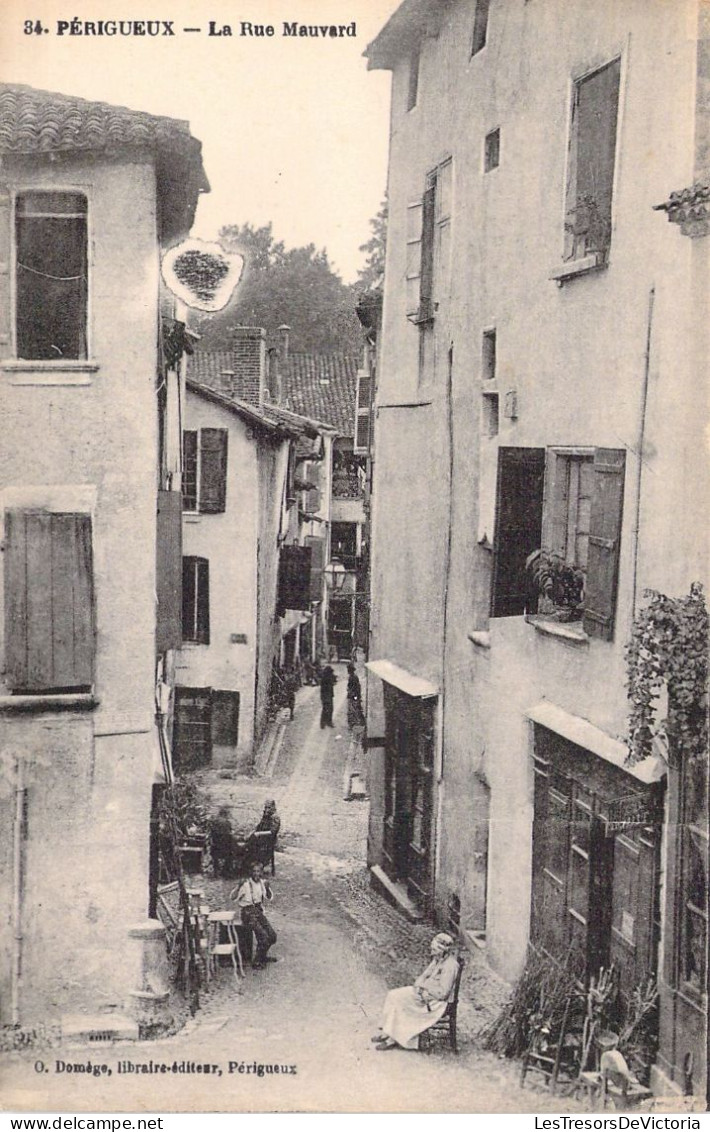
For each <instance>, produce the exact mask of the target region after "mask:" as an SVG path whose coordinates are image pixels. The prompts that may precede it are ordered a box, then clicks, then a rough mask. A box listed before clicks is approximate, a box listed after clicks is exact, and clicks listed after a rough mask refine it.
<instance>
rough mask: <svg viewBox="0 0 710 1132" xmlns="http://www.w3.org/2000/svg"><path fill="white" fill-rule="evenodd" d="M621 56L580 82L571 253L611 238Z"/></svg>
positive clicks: (569, 256)
mask: <svg viewBox="0 0 710 1132" xmlns="http://www.w3.org/2000/svg"><path fill="white" fill-rule="evenodd" d="M620 74H621V60H619V59H615V60H614V62H612V63H609V64H608V65H607V66H606V67H603V68H602V69H601V70H599V71H595V72H594V73H593V74H591V75H587V76H585V77H584V78H582V79H579V80H578V81H577V82H576V83H575V84H574V91H573V95H572V117H571V125H570V140H569V157H568V166H567V190H566V204H565V259H566V260H576V259H581V258H583V257H586V256H589V255H595V256H596V257H597V260H598V262H600V263H602V262H605V260H606V257H607V254H608V251H609V244H610V242H611V203H612V192H613V185H614V161H615V154H616V127H617V118H618V112H619V79H620Z"/></svg>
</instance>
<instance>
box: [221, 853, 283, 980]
mask: <svg viewBox="0 0 710 1132" xmlns="http://www.w3.org/2000/svg"><path fill="white" fill-rule="evenodd" d="M235 897H236V901H237V905H238V907H239V908H240V909H241V913H242V923H243V924H244V925H245V926H246V927H248V928H251V930H252V931H253V932H254V935H255V936H256V954H255V955H254V962H253V963H252V967H255V968H256V969H257V970H258V969H260V968H262V967H265V966H266V964H267V963H276V957H275V956H274V955H269V954H268V951H269V948H270V947H273V945H274V944H275V943H276V938H277V937H276V932H275V931H274V929H273V928H272V926H271V924H270V923H269V921H268V920H267V918H266V915H265V914H264V903H265V901H267V900H268V901H271V900H273V893H272V891H271V885H270V884H269V883H268V881H265V880H263V878H262V875H261V865H260V864H258V863H257V862H254V863H253V864H252V865H251V866H250V870H249V876H248V877H247V879H246V880H245V881H244V882H243V883H242V884H240V885H237V887H236V888H234V889H232V891H231V892H230V894H229V899H230V900H234V899H235Z"/></svg>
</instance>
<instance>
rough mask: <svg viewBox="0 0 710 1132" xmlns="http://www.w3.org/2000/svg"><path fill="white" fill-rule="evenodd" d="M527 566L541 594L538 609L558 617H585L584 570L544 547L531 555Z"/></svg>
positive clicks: (570, 618)
mask: <svg viewBox="0 0 710 1132" xmlns="http://www.w3.org/2000/svg"><path fill="white" fill-rule="evenodd" d="M525 569H526V571H527V573H528V576H529V577H530V580H531V582H532V585H533V587H534V588H535V590H537V593H538V594H539V596H540V604H539V607H538V612H539V613H541V614H543V615H544V616H545V617H548V618H550V619H552V620H555V621H580V620H581V619H582V615H583V613H584V602H583V598H584V570H582V569H581V568H580V567H579V566H573V565H572V564H571V563H570V562H566V561H565V559H564V558H563V557H562V556H561V555H560V554H556V553H555V552H554V551H550V550H546V549H545V547H541V548H540V549H539V550H534V551H533V552H532V554H530V555H528V558H527V559H526V562H525Z"/></svg>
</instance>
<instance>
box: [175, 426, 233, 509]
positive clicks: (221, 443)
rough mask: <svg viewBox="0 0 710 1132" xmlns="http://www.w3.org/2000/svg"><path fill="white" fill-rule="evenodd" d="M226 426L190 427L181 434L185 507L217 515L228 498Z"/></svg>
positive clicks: (223, 507)
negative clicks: (197, 429) (197, 428)
mask: <svg viewBox="0 0 710 1132" xmlns="http://www.w3.org/2000/svg"><path fill="white" fill-rule="evenodd" d="M228 436H229V434H228V431H227V429H226V428H202V429H200V430H199V432H198V431H195V430H191V429H187V430H186V431H185V432H183V434H182V445H183V456H182V467H183V473H182V483H183V487H182V508H183V511H199V512H200V513H201V514H207V515H210V514H211V515H215V514H219V513H220V512H223V511H224V509H225V504H226V497H227V441H228Z"/></svg>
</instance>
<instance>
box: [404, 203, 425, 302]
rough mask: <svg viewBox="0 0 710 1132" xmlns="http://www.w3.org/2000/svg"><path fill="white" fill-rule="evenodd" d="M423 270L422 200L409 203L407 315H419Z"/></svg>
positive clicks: (406, 270)
mask: <svg viewBox="0 0 710 1132" xmlns="http://www.w3.org/2000/svg"><path fill="white" fill-rule="evenodd" d="M421 270H422V202H421V201H420V200H418V201H415V202H414V203H413V204H409V205H407V263H406V268H405V274H406V303H407V316H408V317H411V318H415V317H418V316H419V299H420V283H419V280H420V277H421Z"/></svg>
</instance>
